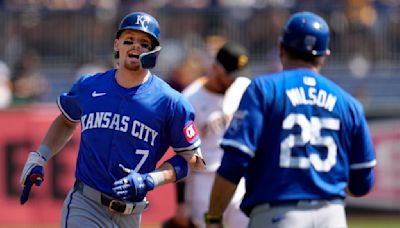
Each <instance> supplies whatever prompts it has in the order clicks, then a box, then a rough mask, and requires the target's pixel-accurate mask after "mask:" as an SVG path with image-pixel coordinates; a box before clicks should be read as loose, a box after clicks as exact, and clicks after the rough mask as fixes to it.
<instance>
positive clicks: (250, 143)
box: [221, 81, 264, 157]
mask: <svg viewBox="0 0 400 228" xmlns="http://www.w3.org/2000/svg"><path fill="white" fill-rule="evenodd" d="M263 97H264V95H263V94H262V91H260V89H259V87H258V86H257V84H256V83H255V82H254V81H253V82H252V83H251V84H250V85H249V87H248V88H247V89H246V91H245V93H244V94H243V97H242V100H241V101H240V104H239V108H238V110H237V111H236V112H235V114H234V116H233V119H232V121H231V122H230V125H229V127H228V129H227V131H226V132H225V135H224V137H223V139H222V141H221V147H222V148H224V149H225V147H233V148H235V149H237V150H239V151H242V152H243V153H245V154H248V155H249V156H250V157H254V156H255V150H256V148H257V146H258V143H259V140H260V138H261V135H262V130H263V129H262V126H263V125H264V123H263V122H264V118H263V113H264V110H263V109H264V108H263V102H262V100H263Z"/></svg>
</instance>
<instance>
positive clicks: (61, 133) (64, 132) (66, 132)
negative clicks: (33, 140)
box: [38, 114, 77, 160]
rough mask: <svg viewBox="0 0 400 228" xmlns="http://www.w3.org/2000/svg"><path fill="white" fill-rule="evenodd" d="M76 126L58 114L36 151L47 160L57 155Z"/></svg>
mask: <svg viewBox="0 0 400 228" xmlns="http://www.w3.org/2000/svg"><path fill="white" fill-rule="evenodd" d="M76 126H77V124H76V123H72V122H70V121H69V120H67V119H66V118H65V117H64V116H63V115H62V114H60V115H59V116H58V117H57V118H56V119H55V120H54V121H53V123H52V124H51V126H50V128H49V129H48V131H47V133H46V135H45V137H44V138H43V140H42V142H41V145H40V146H39V148H38V151H39V152H40V153H41V154H42V155H44V157H45V158H46V159H47V160H48V159H50V158H51V157H52V156H54V155H55V154H57V153H58V152H59V151H60V150H61V149H62V148H63V147H64V146H65V144H67V142H68V141H69V140H70V139H71V137H72V135H73V133H74V130H75V129H76Z"/></svg>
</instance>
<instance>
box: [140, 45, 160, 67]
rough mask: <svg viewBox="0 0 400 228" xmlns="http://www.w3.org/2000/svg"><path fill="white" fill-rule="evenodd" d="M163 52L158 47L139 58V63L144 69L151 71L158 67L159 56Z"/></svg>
mask: <svg viewBox="0 0 400 228" xmlns="http://www.w3.org/2000/svg"><path fill="white" fill-rule="evenodd" d="M160 51H161V46H157V47H155V48H154V50H152V51H149V52H146V53H142V54H141V55H140V56H139V62H140V64H141V65H142V68H144V69H151V68H154V67H155V66H156V60H157V56H158V54H159V53H160Z"/></svg>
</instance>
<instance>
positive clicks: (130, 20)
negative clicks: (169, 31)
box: [116, 12, 160, 46]
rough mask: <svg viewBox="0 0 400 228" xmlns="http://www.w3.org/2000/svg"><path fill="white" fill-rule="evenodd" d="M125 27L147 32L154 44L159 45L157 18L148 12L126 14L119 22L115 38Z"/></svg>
mask: <svg viewBox="0 0 400 228" xmlns="http://www.w3.org/2000/svg"><path fill="white" fill-rule="evenodd" d="M126 29H134V30H139V31H142V32H144V33H147V34H149V35H150V36H151V37H152V38H153V40H154V42H155V45H154V46H159V45H160V26H159V25H158V22H157V20H156V19H155V18H154V17H153V16H151V15H150V14H147V13H143V12H134V13H130V14H128V15H126V16H125V17H124V18H123V19H122V21H121V23H120V24H119V27H118V31H117V34H116V38H119V36H120V35H121V33H122V32H123V31H124V30H126Z"/></svg>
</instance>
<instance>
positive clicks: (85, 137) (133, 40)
mask: <svg viewBox="0 0 400 228" xmlns="http://www.w3.org/2000/svg"><path fill="white" fill-rule="evenodd" d="M159 37H160V28H159V25H158V22H157V21H156V19H155V18H153V17H152V16H151V15H149V14H146V13H142V12H135V13H131V14H128V15H127V16H125V17H124V18H123V19H122V21H121V23H120V25H119V29H118V31H117V34H116V38H115V41H114V51H115V57H116V59H117V64H118V67H117V68H116V69H111V70H109V71H106V72H103V73H98V74H95V75H91V76H83V77H81V78H80V79H79V80H78V81H77V82H76V83H75V84H74V85H73V86H72V88H71V90H70V91H69V92H68V93H64V94H62V95H61V96H60V97H59V98H58V102H57V103H58V106H59V108H60V110H61V114H60V115H59V116H58V117H57V118H56V119H55V120H54V122H53V123H52V125H51V126H50V128H49V130H48V132H47V134H46V136H45V137H44V139H43V140H42V142H41V145H40V146H39V148H38V149H37V150H36V151H34V152H31V153H29V156H28V159H27V161H26V164H25V167H24V169H23V171H22V175H21V180H20V182H21V184H22V185H24V189H23V193H22V195H21V204H24V203H25V202H26V201H27V200H28V196H29V192H30V190H31V187H32V185H33V184H36V185H40V183H41V182H42V181H43V177H44V167H45V165H46V162H47V161H48V160H49V159H50V158H51V157H52V156H54V155H55V154H56V153H57V152H58V151H60V149H61V148H62V147H63V146H64V145H65V144H66V143H67V142H68V140H69V139H70V137H71V136H72V134H73V132H74V130H75V129H76V127H77V125H78V124H79V123H80V130H81V140H80V147H79V153H78V159H77V163H76V172H75V177H76V182H75V184H74V186H73V188H72V189H71V191H70V192H69V194H68V196H67V197H66V199H65V201H64V207H63V210H62V221H61V226H62V227H139V226H140V219H141V213H142V212H143V211H144V210H145V209H146V208H147V207H148V204H149V202H148V201H147V200H146V193H147V192H148V191H151V190H153V189H154V188H155V187H157V186H159V185H162V184H165V183H170V182H174V181H178V180H181V179H183V178H184V177H186V176H187V175H188V172H189V169H190V168H195V169H197V168H200V169H201V168H203V166H204V163H203V159H202V155H201V152H200V149H199V146H200V138H199V136H198V133H197V130H196V127H195V125H194V122H193V121H194V112H193V108H192V107H191V105H190V104H189V103H188V101H187V100H186V99H185V98H184V97H183V96H182V95H181V94H180V93H178V92H177V91H175V90H173V89H172V88H171V87H170V86H169V85H168V84H166V83H165V82H164V81H163V80H161V79H160V78H159V77H158V76H156V75H154V74H152V73H151V72H150V71H149V69H150V68H152V67H154V66H155V63H156V58H157V55H158V52H159V51H160V49H161V47H160V42H159ZM169 147H172V148H173V149H174V151H175V152H176V155H175V156H173V157H171V158H170V159H169V160H167V161H166V162H165V163H163V164H162V165H161V166H160V167H158V168H157V167H156V164H157V162H158V161H159V160H160V158H161V157H162V156H163V155H164V153H165V152H166V151H167V149H168V148H169Z"/></svg>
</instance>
